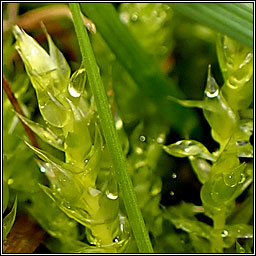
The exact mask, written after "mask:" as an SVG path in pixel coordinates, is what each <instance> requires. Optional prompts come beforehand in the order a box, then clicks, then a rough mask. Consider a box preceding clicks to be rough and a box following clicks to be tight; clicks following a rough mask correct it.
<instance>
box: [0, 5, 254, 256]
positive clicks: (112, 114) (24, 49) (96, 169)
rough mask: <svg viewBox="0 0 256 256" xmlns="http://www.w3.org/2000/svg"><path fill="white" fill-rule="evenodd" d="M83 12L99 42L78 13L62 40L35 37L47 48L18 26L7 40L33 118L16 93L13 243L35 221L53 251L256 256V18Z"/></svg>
mask: <svg viewBox="0 0 256 256" xmlns="http://www.w3.org/2000/svg"><path fill="white" fill-rule="evenodd" d="M6 5H7V4H6ZM43 5H44V8H43V9H39V10H40V11H43V12H44V11H45V12H46V13H47V11H46V10H47V7H48V4H47V3H46V4H43ZM50 5H51V8H53V9H52V10H54V5H55V4H50ZM80 6H81V10H82V12H83V14H86V15H88V18H89V19H91V20H92V22H94V23H95V26H96V30H95V31H97V32H96V33H95V31H94V32H93V31H90V32H92V33H90V34H89V35H88V36H87V33H86V31H85V27H84V25H83V23H82V19H81V17H82V18H83V19H84V21H85V22H86V26H87V28H89V27H92V26H93V24H92V23H90V22H91V21H90V20H87V19H86V18H85V17H84V16H83V15H82V16H81V15H80V13H79V9H80V8H79V5H78V4H70V9H71V12H72V15H73V23H72V21H71V20H69V18H70V17H69V18H68V19H66V18H65V19H66V20H65V19H64V18H63V19H60V20H61V21H58V18H57V19H52V20H51V22H52V23H48V21H49V20H47V18H46V20H45V21H44V24H45V25H46V26H47V30H48V31H49V34H51V36H50V35H49V34H48V32H47V30H46V28H45V27H44V25H41V29H40V28H39V29H38V28H35V31H34V30H33V29H32V30H30V29H27V31H28V32H31V33H30V34H31V35H33V37H34V38H37V39H38V40H39V41H40V45H39V43H38V42H37V41H36V40H35V39H34V38H33V37H31V36H29V35H28V34H27V33H26V32H25V31H24V30H23V29H21V28H19V27H18V26H17V25H15V26H14V27H13V35H14V37H15V39H16V42H15V43H14V44H13V35H12V34H11V31H4V37H5V39H4V47H3V71H4V75H5V77H6V78H7V80H8V81H9V83H10V86H11V90H12V91H13V93H14V95H15V97H16V98H17V100H18V102H19V104H20V106H21V108H22V110H23V112H24V116H22V115H20V114H19V113H16V112H15V111H13V108H12V105H11V103H10V102H9V101H8V99H7V97H6V95H5V94H4V95H3V169H4V170H3V216H5V218H4V219H3V224H4V233H3V238H6V236H7V234H8V232H9V231H10V230H11V228H12V225H13V223H14V221H15V216H16V212H17V213H19V212H24V211H25V212H26V213H27V214H29V215H31V216H32V217H33V218H34V219H35V220H36V221H37V222H38V224H39V225H40V226H41V228H42V229H43V230H44V231H46V232H47V233H48V234H49V238H47V240H45V241H44V244H45V245H46V246H47V248H48V249H49V250H50V251H51V253H139V252H152V248H153V250H154V252H155V253H167V252H168V253H185V254H186V253H251V251H252V248H253V225H252V223H253V222H252V217H253V186H252V183H253V159H252V158H253V145H252V144H251V138H252V136H253V105H252V101H253V96H252V95H253V52H252V50H251V48H250V47H251V42H252V38H251V35H252V27H251V22H252V15H251V10H252V8H251V6H250V5H248V4H242V3H241V4H225V3H212V4H210V5H208V4H207V5H206V4H204V3H203V4H196V3H194V4H188V3H180V4H177V3H170V4H166V3H119V4H117V5H114V4H113V5H112V4H109V3H107V4H105V3H101V4H97V5H96V4H95V3H81V4H80ZM209 6H210V9H209ZM66 7H68V6H67V5H66ZM115 7H116V8H115ZM36 8H37V5H33V4H32V5H31V4H26V3H23V4H20V14H22V11H24V12H26V11H29V10H31V9H34V11H35V13H36V11H37V9H36ZM57 9H58V5H56V14H57V15H58V14H60V15H61V13H58V11H57ZM7 11H8V8H6V9H5V11H4V12H7ZM38 13H39V14H40V12H38ZM198 13H199V14H200V15H198ZM47 14H48V13H47ZM183 14H185V16H187V18H186V17H184V16H183ZM8 15H9V14H6V13H5V17H8ZM220 17H222V18H223V19H220ZM17 18H19V16H18V17H17ZM191 18H192V19H194V20H196V21H198V22H200V23H201V24H202V25H199V24H197V23H192V22H191V20H190V19H191ZM17 20H18V19H17ZM213 21H214V22H213ZM237 21H239V22H237ZM55 22H56V23H55ZM238 23H239V25H238ZM204 25H206V26H209V27H212V28H214V29H215V30H216V31H217V32H222V33H223V34H216V31H213V30H211V29H210V28H208V27H204ZM74 26H75V31H74ZM37 29H38V31H37ZM62 29H63V30H62ZM41 30H42V31H43V33H44V35H45V38H46V41H47V43H48V46H49V47H48V48H49V51H47V50H45V48H43V47H42V46H41V45H43V43H42V42H43V40H44V39H42V38H43V37H41V34H42V33H41V32H39V31H41ZM58 31H61V33H58ZM62 32H64V34H65V33H67V34H68V35H69V40H67V42H64V41H65V39H66V37H65V39H64V40H63V38H61V37H59V35H60V34H63V33H62ZM64 34H63V35H64ZM228 36H231V37H228ZM52 37H53V39H52ZM58 37H59V38H58ZM231 38H235V39H237V40H238V41H235V40H234V39H231ZM41 40H42V41H41ZM77 41H78V43H79V44H77ZM54 42H55V43H56V45H58V47H59V46H60V48H58V47H57V46H55V43H54ZM62 42H63V45H62ZM69 42H72V44H71V45H68V44H69ZM241 42H242V43H244V44H241ZM215 43H216V46H217V48H216V49H215V48H214V47H215ZM43 46H44V45H43ZM64 46H65V47H67V49H65V47H64ZM78 46H79V47H78ZM62 47H63V48H62ZM79 48H80V51H81V55H82V57H81V58H80V56H76V55H77V54H80V53H79ZM15 49H16V50H17V52H18V53H19V56H20V57H21V59H22V62H23V63H24V66H25V71H24V69H23V65H21V62H20V61H19V59H18V58H17V56H15V55H13V53H14V50H15ZM59 49H63V51H62V52H61V51H60V50H59ZM48 52H49V53H48ZM216 53H217V54H216ZM64 56H65V57H64ZM70 56H73V57H71V58H70ZM216 57H217V58H218V59H217V58H216ZM80 61H81V62H80ZM208 63H211V65H209V66H208V77H207V80H206V86H205V90H204V92H203V85H204V80H205V72H204V71H202V70H203V69H205V70H207V65H208ZM218 65H219V66H218ZM219 71H221V73H220V72H219ZM213 74H214V76H213ZM221 74H222V76H223V77H221ZM221 84H222V85H221ZM31 85H32V86H31ZM103 85H104V87H103ZM219 85H221V86H219ZM185 95H187V96H186V97H189V98H190V99H195V100H185ZM202 95H203V99H202V100H199V99H200V98H202V97H201V96H202ZM106 96H107V97H106ZM37 106H38V108H37ZM194 107H197V108H200V109H201V110H202V111H198V112H196V111H195V110H193V109H191V108H194ZM188 108H190V109H188ZM201 112H202V117H203V118H204V119H205V120H206V122H207V123H208V124H206V125H205V123H206V122H205V121H204V120H201V121H200V120H199V118H200V115H201ZM21 122H23V123H24V124H26V125H27V126H28V127H29V128H30V129H31V130H32V131H33V132H34V133H35V134H36V139H37V141H38V145H39V147H35V145H31V143H30V142H29V140H28V138H27V136H26V135H25V133H24V129H23V127H22V126H21ZM207 125H208V126H207ZM208 128H210V130H208ZM192 131H193V132H192ZM209 133H211V135H212V136H210V135H209ZM211 137H212V138H213V140H214V141H215V142H217V143H215V144H214V143H213V140H211ZM177 140H178V141H177ZM175 141H176V142H175ZM173 142H175V143H173ZM170 143H171V144H170ZM217 145H219V146H217ZM166 153H167V154H166ZM170 155H171V156H173V157H170ZM176 157H179V158H183V159H182V162H181V161H179V159H176ZM184 158H187V159H188V161H187V162H186V159H184ZM191 167H192V168H191ZM190 168H191V170H193V171H194V173H195V178H194V176H193V175H191V174H190ZM196 178H197V179H198V181H199V182H197V181H196ZM186 182H188V183H186ZM187 185H188V186H187ZM16 195H17V197H16ZM135 196H136V198H135ZM17 205H18V207H17ZM7 214H8V215H7ZM149 238H150V239H149ZM5 242H8V237H7V241H5ZM151 245H152V246H151Z"/></svg>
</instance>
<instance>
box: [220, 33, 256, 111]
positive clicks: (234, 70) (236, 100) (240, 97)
mask: <svg viewBox="0 0 256 256" xmlns="http://www.w3.org/2000/svg"><path fill="white" fill-rule="evenodd" d="M217 54H218V59H219V63H220V67H221V71H222V73H223V76H224V80H225V83H224V85H223V86H222V88H221V91H222V93H223V96H224V97H225V98H226V100H227V102H228V103H229V105H230V106H231V107H232V108H233V109H234V110H241V109H247V108H248V107H249V106H250V104H251V102H252V99H253V52H252V50H251V49H249V48H247V47H245V46H244V45H242V44H240V43H239V42H237V41H234V40H232V39H230V38H228V37H227V36H223V35H219V36H218V38H217Z"/></svg>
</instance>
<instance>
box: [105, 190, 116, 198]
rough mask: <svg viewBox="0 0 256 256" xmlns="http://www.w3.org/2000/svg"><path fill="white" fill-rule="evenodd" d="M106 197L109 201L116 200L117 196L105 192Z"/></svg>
mask: <svg viewBox="0 0 256 256" xmlns="http://www.w3.org/2000/svg"><path fill="white" fill-rule="evenodd" d="M106 196H107V198H108V199H111V200H116V199H117V198H118V194H114V193H111V192H110V191H109V190H107V191H106Z"/></svg>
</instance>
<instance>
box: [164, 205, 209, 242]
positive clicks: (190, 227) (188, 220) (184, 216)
mask: <svg viewBox="0 0 256 256" xmlns="http://www.w3.org/2000/svg"><path fill="white" fill-rule="evenodd" d="M193 209H194V206H193V205H192V204H186V203H182V204H180V205H177V206H172V207H170V208H169V209H168V212H166V217H167V218H169V219H170V220H171V222H172V223H173V224H174V225H175V227H176V228H178V229H182V230H184V231H186V232H188V233H193V234H195V235H197V236H200V237H204V238H206V239H210V238H211V232H212V227H211V226H209V225H207V224H205V223H203V222H199V221H198V220H197V219H196V218H195V217H194V214H195V212H194V211H193ZM186 211H187V212H186Z"/></svg>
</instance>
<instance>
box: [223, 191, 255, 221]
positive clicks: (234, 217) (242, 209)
mask: <svg viewBox="0 0 256 256" xmlns="http://www.w3.org/2000/svg"><path fill="white" fill-rule="evenodd" d="M253 200H254V199H253V196H249V197H247V198H246V199H245V200H244V201H243V202H242V203H241V204H239V205H237V206H236V208H235V210H234V212H233V213H232V214H231V215H230V216H229V217H228V219H227V223H228V224H239V223H244V224H248V223H249V221H250V219H251V218H252V216H253Z"/></svg>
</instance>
